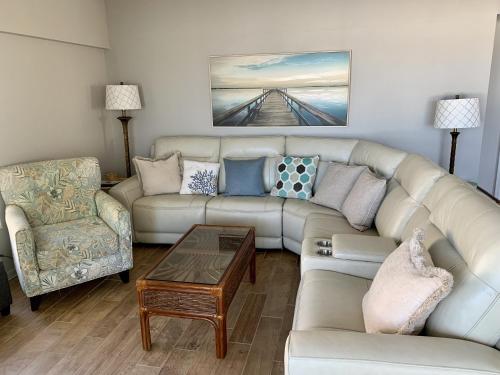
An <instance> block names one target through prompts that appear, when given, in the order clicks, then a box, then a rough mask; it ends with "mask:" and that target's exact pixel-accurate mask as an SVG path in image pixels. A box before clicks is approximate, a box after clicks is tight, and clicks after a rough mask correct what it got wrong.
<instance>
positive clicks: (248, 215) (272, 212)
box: [206, 195, 284, 247]
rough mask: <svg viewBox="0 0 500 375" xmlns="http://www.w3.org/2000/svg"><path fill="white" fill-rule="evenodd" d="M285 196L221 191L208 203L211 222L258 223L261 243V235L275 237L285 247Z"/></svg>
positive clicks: (258, 241) (257, 234) (254, 224)
mask: <svg viewBox="0 0 500 375" xmlns="http://www.w3.org/2000/svg"><path fill="white" fill-rule="evenodd" d="M283 202H284V199H283V198H278V197H271V196H264V197H233V196H223V195H219V196H217V197H215V198H213V199H211V200H210V201H209V202H208V203H207V213H206V220H207V224H219V225H249V226H254V227H255V231H256V232H255V235H256V237H257V239H256V241H257V247H260V245H261V243H260V240H259V238H265V237H267V238H269V237H272V238H275V239H276V244H277V245H279V246H278V247H281V233H282V208H283Z"/></svg>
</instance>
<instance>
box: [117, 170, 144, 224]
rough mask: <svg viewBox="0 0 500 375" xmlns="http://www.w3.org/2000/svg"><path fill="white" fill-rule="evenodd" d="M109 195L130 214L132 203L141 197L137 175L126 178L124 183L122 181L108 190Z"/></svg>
mask: <svg viewBox="0 0 500 375" xmlns="http://www.w3.org/2000/svg"><path fill="white" fill-rule="evenodd" d="M109 195H111V196H112V197H113V198H115V199H116V200H117V201H118V202H120V203H121V204H123V205H124V206H125V208H126V209H127V210H128V211H129V212H130V213H131V214H132V205H133V204H134V201H135V200H137V199H139V198H141V197H142V196H143V193H142V187H141V184H140V183H139V178H138V177H137V175H135V176H132V177H130V178H127V179H126V180H125V181H122V182H120V183H119V184H117V185H115V186H113V187H112V188H111V189H109Z"/></svg>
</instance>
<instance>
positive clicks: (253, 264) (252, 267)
mask: <svg viewBox="0 0 500 375" xmlns="http://www.w3.org/2000/svg"><path fill="white" fill-rule="evenodd" d="M256 268H257V266H256V260H255V251H254V252H253V254H252V259H250V282H251V283H252V284H255V280H256Z"/></svg>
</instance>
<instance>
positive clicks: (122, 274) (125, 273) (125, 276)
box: [119, 270, 130, 284]
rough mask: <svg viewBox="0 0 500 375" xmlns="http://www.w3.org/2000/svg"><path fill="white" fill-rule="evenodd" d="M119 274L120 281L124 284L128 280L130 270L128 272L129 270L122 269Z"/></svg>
mask: <svg viewBox="0 0 500 375" xmlns="http://www.w3.org/2000/svg"><path fill="white" fill-rule="evenodd" d="M119 275H120V279H122V282H123V283H124V284H127V283H128V282H129V281H130V272H129V270H126V271H122V272H120V273H119Z"/></svg>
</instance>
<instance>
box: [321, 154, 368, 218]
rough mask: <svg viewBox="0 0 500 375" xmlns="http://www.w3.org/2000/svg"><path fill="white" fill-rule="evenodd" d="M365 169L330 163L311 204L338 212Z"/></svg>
mask: <svg viewBox="0 0 500 375" xmlns="http://www.w3.org/2000/svg"><path fill="white" fill-rule="evenodd" d="M367 168H368V167H365V166H357V165H345V164H338V163H331V164H330V165H329V166H328V168H327V170H326V173H325V176H324V177H323V179H322V180H321V182H320V184H319V186H318V188H317V189H316V194H314V197H312V199H311V202H313V203H316V204H319V205H321V206H325V207H330V208H333V209H335V210H337V211H340V210H341V209H342V204H343V203H344V201H345V200H346V198H347V195H348V194H349V192H350V191H351V189H352V187H353V186H354V184H355V183H356V181H357V179H358V177H359V175H360V174H361V173H362V172H363V171H365V170H366V169H367Z"/></svg>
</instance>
